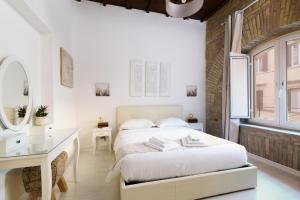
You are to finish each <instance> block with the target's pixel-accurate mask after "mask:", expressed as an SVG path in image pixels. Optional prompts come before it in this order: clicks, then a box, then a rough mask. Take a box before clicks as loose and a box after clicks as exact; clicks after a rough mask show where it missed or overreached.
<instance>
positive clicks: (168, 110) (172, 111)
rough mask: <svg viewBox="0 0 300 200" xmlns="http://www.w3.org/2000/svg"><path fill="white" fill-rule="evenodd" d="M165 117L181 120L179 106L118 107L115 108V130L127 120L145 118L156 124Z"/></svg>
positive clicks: (180, 108) (180, 107)
mask: <svg viewBox="0 0 300 200" xmlns="http://www.w3.org/2000/svg"><path fill="white" fill-rule="evenodd" d="M166 117H179V118H182V106H181V105H155V106H154V105H153V106H119V107H117V128H119V127H120V125H121V124H122V123H123V122H124V121H125V120H127V119H132V118H147V119H150V120H152V121H153V122H156V121H157V120H159V119H162V118H166Z"/></svg>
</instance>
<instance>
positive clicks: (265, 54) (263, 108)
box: [253, 47, 275, 120]
mask: <svg viewBox="0 0 300 200" xmlns="http://www.w3.org/2000/svg"><path fill="white" fill-rule="evenodd" d="M274 53H275V50H274V47H271V48H268V49H265V50H263V51H262V52H259V53H257V54H256V55H254V70H253V71H254V77H253V83H254V87H253V89H254V100H255V101H254V105H253V108H254V117H255V118H260V119H267V120H274V119H275V72H274V64H275V54H274ZM262 72H264V73H262Z"/></svg>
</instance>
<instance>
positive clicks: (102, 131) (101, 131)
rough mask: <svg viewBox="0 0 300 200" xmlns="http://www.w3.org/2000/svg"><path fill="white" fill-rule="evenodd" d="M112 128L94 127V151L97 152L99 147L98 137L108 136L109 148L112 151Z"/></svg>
mask: <svg viewBox="0 0 300 200" xmlns="http://www.w3.org/2000/svg"><path fill="white" fill-rule="evenodd" d="M111 130H112V129H111V128H110V127H105V128H94V129H93V153H94V154H95V153H96V148H97V141H96V139H97V137H107V138H108V148H109V152H111Z"/></svg>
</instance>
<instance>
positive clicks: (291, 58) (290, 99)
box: [287, 39, 300, 122]
mask: <svg viewBox="0 0 300 200" xmlns="http://www.w3.org/2000/svg"><path fill="white" fill-rule="evenodd" d="M299 45H300V39H297V40H292V41H288V42H287V94H288V95H287V108H288V109H287V110H288V121H291V122H300V62H299V50H300V49H299ZM289 66H291V67H289Z"/></svg>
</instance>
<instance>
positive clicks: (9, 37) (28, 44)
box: [0, 1, 41, 199]
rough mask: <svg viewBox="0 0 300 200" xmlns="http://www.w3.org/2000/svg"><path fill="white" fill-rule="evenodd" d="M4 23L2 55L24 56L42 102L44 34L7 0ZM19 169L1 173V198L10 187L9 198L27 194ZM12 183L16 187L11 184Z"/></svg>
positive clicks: (1, 12)
mask: <svg viewBox="0 0 300 200" xmlns="http://www.w3.org/2000/svg"><path fill="white" fill-rule="evenodd" d="M0 26H1V34H0V35H1V37H0V44H1V45H0V59H1V60H2V59H3V58H4V57H6V56H17V57H18V58H20V59H21V60H22V62H23V63H24V66H25V67H26V70H27V71H28V73H29V75H30V77H31V79H32V80H34V83H35V84H34V85H33V93H34V104H35V105H38V104H40V103H41V79H40V77H41V70H40V35H39V33H38V32H37V31H36V30H34V29H33V28H32V27H31V26H30V25H29V24H28V23H27V22H26V21H25V20H24V19H23V18H22V17H20V16H19V15H18V14H17V13H16V12H15V10H13V9H12V8H11V7H10V6H9V5H7V4H6V3H5V2H4V1H0ZM0 98H2V97H0ZM16 173H19V172H16ZM16 173H15V172H14V171H11V172H9V173H8V176H6V178H4V177H5V175H4V174H6V173H5V172H3V171H1V170H0V177H1V178H2V179H3V180H6V182H4V181H0V182H1V185H0V199H1V196H2V194H3V193H4V192H3V190H4V189H6V190H7V192H6V198H5V199H17V197H19V196H20V195H22V194H23V192H24V189H23V187H20V186H21V184H18V183H19V181H20V179H19V178H16V175H15V174H16ZM17 177H18V176H17ZM14 184H15V185H14ZM12 185H14V187H9V186H12Z"/></svg>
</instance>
